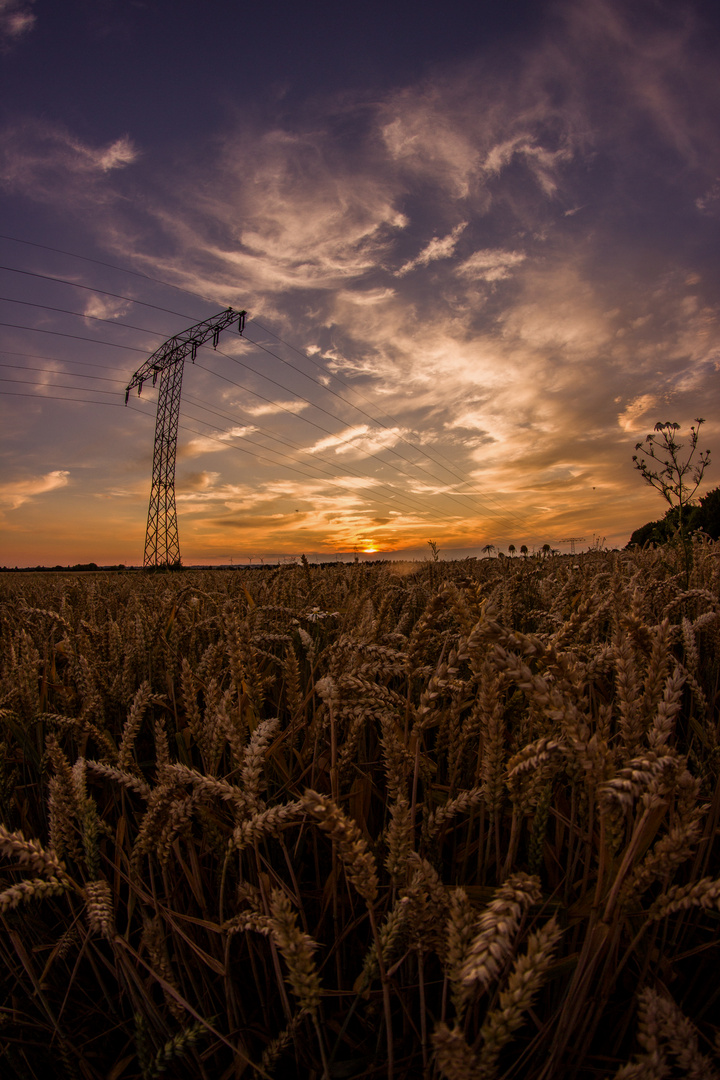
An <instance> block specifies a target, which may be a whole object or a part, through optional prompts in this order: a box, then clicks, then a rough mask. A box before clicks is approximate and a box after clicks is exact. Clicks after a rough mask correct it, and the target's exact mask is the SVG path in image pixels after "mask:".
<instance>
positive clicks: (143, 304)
mask: <svg viewBox="0 0 720 1080" xmlns="http://www.w3.org/2000/svg"><path fill="white" fill-rule="evenodd" d="M78 258H80V256H78ZM0 270H7V271H9V273H11V274H25V276H26V277H35V278H42V280H43V281H56V282H59V283H60V284H61V285H71V286H72V287H73V289H84V290H85V291H86V292H92V293H100V295H102V296H112V297H113V299H115V300H127V301H129V303H131V304H139V305H140V306H141V307H146V308H152V309H153V311H163V312H165V314H166V315H177V316H178V317H179V318H181V319H189V318H190V316H189V315H185V314H184V313H183V312H182V311H171V309H170V308H165V307H160V306H159V305H158V304H150V303H148V302H147V301H146V300H137V299H136V298H135V297H134V296H125V295H124V294H123V293H114V292H108V291H107V289H97V288H94V287H93V286H92V285H81V284H80V283H79V282H78V281H70V280H69V279H68V278H61V277H54V276H53V275H52V274H39V273H37V272H36V271H33V270H20V269H19V268H18V267H17V266H0ZM88 317H89V316H88ZM268 332H269V333H272V331H268Z"/></svg>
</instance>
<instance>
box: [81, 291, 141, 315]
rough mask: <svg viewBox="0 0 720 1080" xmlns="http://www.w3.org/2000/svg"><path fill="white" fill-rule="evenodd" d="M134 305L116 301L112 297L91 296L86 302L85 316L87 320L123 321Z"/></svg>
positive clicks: (125, 301) (124, 301)
mask: <svg viewBox="0 0 720 1080" xmlns="http://www.w3.org/2000/svg"><path fill="white" fill-rule="evenodd" d="M131 307H132V304H131V303H130V302H129V301H127V300H115V299H113V298H112V297H110V296H108V297H104V296H91V297H90V299H89V300H86V301H85V311H84V312H83V314H84V315H85V317H86V318H87V319H90V318H93V319H121V318H122V317H123V315H127V313H128V311H129V310H130V308H131Z"/></svg>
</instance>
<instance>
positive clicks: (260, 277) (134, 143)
mask: <svg viewBox="0 0 720 1080" xmlns="http://www.w3.org/2000/svg"><path fill="white" fill-rule="evenodd" d="M715 7H716V5H714V4H710V3H707V4H705V3H699V2H698V3H678V2H677V0H672V2H671V0H667V2H665V0H663V2H660V0H657V2H648V0H628V2H619V0H616V2H610V0H570V2H562V0H561V2H557V3H550V2H543V0H536V2H532V3H524V2H514V3H512V4H499V3H497V2H494V3H492V4H491V3H486V2H485V0H474V2H472V3H470V2H468V3H465V2H452V0H445V2H444V3H439V2H438V3H434V2H433V3H425V4H422V3H419V4H418V3H412V4H410V3H405V2H401V0H385V2H383V3H380V2H377V0H363V2H362V3H357V4H349V3H338V2H325V0H318V2H317V3H312V4H298V3H297V2H296V0H294V2H293V3H287V2H285V0H277V2H268V3H265V4H249V3H245V2H233V0H222V2H220V0H205V2H203V3H200V2H199V0H198V2H189V0H184V2H178V0H144V2H143V0H93V2H90V0H64V2H63V3H58V2H57V0H35V2H32V0H0V79H1V83H0V125H1V128H2V130H1V131H0V207H1V213H0V233H2V237H1V238H0V266H1V269H0V296H1V298H2V303H1V304H0V311H1V312H2V314H0V369H1V370H0V565H8V566H15V565H18V566H23V565H34V564H37V563H44V564H50V565H52V564H55V563H61V564H67V563H76V562H87V561H95V562H97V563H100V564H103V563H115V562H122V563H125V564H128V565H130V564H138V563H140V562H141V561H142V554H143V545H144V537H145V526H146V518H147V506H148V499H149V495H150V478H151V465H152V448H153V434H154V415H155V401H156V396H155V393H156V392H155V393H154V392H153V391H152V388H150V387H147V386H146V387H145V388H144V390H143V394H142V397H141V398H139V399H138V398H137V397H136V396H135V395H133V396H131V398H130V404H129V405H128V407H127V408H126V407H125V406H124V390H125V387H126V385H127V384H128V382H129V381H130V379H131V377H132V375H133V373H134V372H135V370H136V369H137V368H139V367H140V365H141V364H142V363H143V361H144V360H145V359H146V358H147V357H148V355H149V354H150V353H152V352H153V351H154V350H155V349H156V348H158V346H160V345H161V344H162V343H163V341H164V340H165V339H167V338H168V337H170V336H172V335H173V334H177V333H180V332H181V331H183V330H184V329H186V328H187V327H188V326H189V325H190V324H192V323H194V322H197V321H198V320H200V319H205V318H208V317H210V316H212V315H214V314H216V313H218V312H220V311H221V310H222V309H223V308H225V307H227V306H232V307H234V308H237V309H241V308H244V309H247V312H248V322H247V328H246V333H245V340H242V339H240V338H239V337H238V336H237V334H236V333H235V332H234V331H228V332H226V333H224V334H223V336H222V337H221V339H220V345H219V348H218V350H217V352H214V351H213V349H212V347H208V348H204V349H202V350H201V351H200V352H199V354H198V358H197V363H196V365H195V366H194V367H193V366H192V365H190V364H189V363H188V364H187V365H186V370H185V375H184V383H183V399H182V407H181V425H180V436H179V442H178V465H177V476H176V496H177V510H178V523H179V531H180V548H181V553H182V558H183V561H184V562H185V563H186V564H190V563H213V562H215V563H217V562H229V561H230V559H231V558H232V559H233V560H234V561H242V560H243V559H246V558H247V557H249V556H253V557H255V558H259V557H261V556H262V557H266V558H267V557H269V556H271V555H280V554H282V553H286V554H297V553H300V552H305V553H306V554H307V555H308V556H310V557H315V558H320V557H330V556H332V555H333V554H334V553H337V552H344V553H352V552H367V553H375V552H378V553H379V552H390V553H394V554H395V556H396V557H411V558H424V557H426V556H427V555H428V551H429V549H428V546H427V541H428V540H433V541H435V542H436V543H437V545H438V546H439V548H440V552H441V556H443V557H448V558H451V557H460V556H464V555H467V554H480V552H481V549H482V547H483V546H484V545H486V544H493V545H495V546H496V547H497V548H499V549H501V550H505V551H506V550H507V546H508V545H509V544H511V543H512V544H515V546H516V547H517V548H518V549H519V547H520V545H521V544H527V545H528V547H530V549H532V548H533V547H535V546H540V545H542V544H543V543H545V542H550V543H551V544H553V546H559V547H560V548H561V550H565V551H567V550H569V546H568V545H567V544H565V545H564V546H563V545H560V544H558V543H557V541H559V540H564V539H566V538H569V537H578V538H579V537H583V538H584V540H583V541H582V542H578V544H577V547H578V549H582V548H586V547H589V546H591V545H592V544H593V543H594V542H595V541H599V542H601V543H604V544H605V545H607V546H623V545H624V544H625V543H627V541H628V539H629V536H630V533H631V532H632V531H633V529H635V528H636V527H638V526H639V525H641V524H643V523H644V522H646V521H648V520H651V519H653V518H657V517H660V516H661V515H662V513H663V510H664V507H663V503H662V500H661V499H660V497H659V496H658V495H657V493H654V492H653V491H652V490H651V489H649V488H648V487H647V486H645V485H644V484H643V482H642V478H641V477H640V476H639V474H638V473H637V472H636V471H635V470H634V469H633V464H632V455H633V453H634V446H635V443H636V442H638V441H640V440H642V439H643V438H644V436H645V435H646V433H647V432H649V431H651V430H652V428H653V426H654V424H655V423H656V421H658V420H661V421H665V420H674V421H677V422H679V423H680V424H681V425H682V428H683V430H684V431H687V429H688V427H689V425H690V423H692V422H693V419H694V418H695V417H698V416H699V417H703V418H705V420H706V424H705V425H704V427H703V438H702V442H703V447H702V448H703V449H705V448H706V447H707V448H710V449H711V451H713V464H712V465H711V467H710V469H709V470H708V472H707V475H706V480H705V482H704V485H703V490H708V489H711V488H714V487H717V486H718V485H720V468H718V466H720V412H719V410H718V405H719V403H720V382H719V380H720V376H719V374H718V372H719V369H720V327H719V323H718V315H719V311H720V296H719V290H718V282H719V280H720V275H719V270H720V243H719V240H720V235H719V233H720V229H719V228H718V225H719V222H720V76H718V56H720V12H717V11H715V10H714V9H715Z"/></svg>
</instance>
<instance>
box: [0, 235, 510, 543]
mask: <svg viewBox="0 0 720 1080" xmlns="http://www.w3.org/2000/svg"><path fill="white" fill-rule="evenodd" d="M0 238H1V239H4V240H11V241H13V242H14V243H18V244H27V245H29V246H31V247H38V248H42V249H44V250H48V251H53V252H55V253H56V254H61V255H69V256H70V257H71V258H75V259H80V260H82V261H85V262H91V263H95V264H97V265H99V266H105V267H108V268H111V269H114V270H118V271H120V272H121V273H127V274H132V275H134V276H137V277H141V278H145V279H146V280H149V281H154V282H155V283H156V284H159V285H164V286H167V287H168V288H172V289H176V290H177V291H179V292H182V293H184V294H185V295H187V296H196V297H199V298H200V299H203V300H205V301H207V302H208V303H213V302H215V301H213V300H211V299H210V297H206V296H204V295H203V294H202V293H197V292H191V291H190V290H188V289H182V288H181V287H180V286H178V285H172V284H171V283H170V282H167V281H163V280H162V279H161V278H156V277H153V276H152V275H150V274H145V273H143V272H141V271H137V270H130V269H128V268H127V267H122V266H118V265H117V264H115V263H106V262H102V261H101V260H99V259H92V258H89V257H88V256H86V255H79V254H78V253H77V252H69V251H64V250H63V249H61V248H53V247H49V246H48V245H45V244H36V243H33V242H32V241H30V240H21V239H20V238H18V237H14V236H8V235H5V234H1V233H0ZM6 269H10V270H12V269H13V268H12V267H8V268H6ZM20 272H26V271H20ZM56 280H62V279H56ZM68 284H73V283H72V282H68ZM82 287H83V288H89V287H88V286H82ZM96 291H98V292H103V290H96ZM104 295H108V296H116V297H117V296H119V295H120V294H114V293H105V294H104ZM120 298H121V299H127V300H130V301H131V302H135V301H133V300H132V298H131V297H120ZM139 302H140V303H142V301H139ZM148 306H154V305H148ZM163 310H167V309H163ZM173 314H178V315H179V314H180V313H179V312H174V313H173ZM182 317H183V318H190V316H185V315H182ZM248 322H254V323H255V325H256V326H258V327H259V329H261V330H264V331H265V333H269V334H272V335H273V337H276V338H277V340H278V341H280V342H282V344H284V345H286V346H287V347H288V348H290V349H292V350H293V351H294V352H296V353H297V354H298V355H299V356H302V357H303V358H304V359H306V360H307V361H308V362H309V363H312V364H313V365H314V366H315V367H316V368H319V369H320V370H321V371H324V372H325V373H326V374H327V375H328V376H329V377H330V378H333V379H336V380H337V381H338V382H340V383H341V384H342V385H344V386H346V387H347V388H348V389H349V390H352V392H353V393H356V394H358V396H359V397H361V399H362V400H367V399H366V398H365V397H364V395H361V394H360V393H359V391H358V390H356V388H355V387H352V386H350V384H349V383H348V382H347V381H346V380H345V379H343V378H342V377H341V376H339V375H337V374H336V373H335V372H332V371H329V370H328V369H327V367H324V366H323V365H321V364H318V363H317V361H314V360H312V359H311V358H310V357H308V355H307V353H305V352H303V351H302V350H301V349H298V348H297V347H296V346H294V345H291V344H290V343H289V342H287V341H285V340H284V339H283V338H281V337H280V336H279V335H277V334H275V333H273V331H272V330H269V329H268V328H267V327H264V326H262V324H260V323H259V322H257V320H255V319H249V320H248ZM0 325H2V324H0ZM116 325H117V324H116ZM147 332H148V333H153V331H147ZM247 340H248V341H252V339H251V338H248V339H247ZM253 344H254V345H256V346H257V347H258V348H260V349H263V350H264V351H265V352H267V353H269V355H271V356H274V357H275V358H276V359H277V360H279V361H280V362H281V363H283V364H287V366H288V367H290V368H293V369H294V370H295V371H297V372H298V373H299V374H301V375H304V376H305V378H307V379H310V380H311V381H312V382H314V383H316V384H317V385H319V386H320V387H321V388H322V389H324V390H327V391H328V392H329V393H331V394H334V396H336V397H339V398H340V399H341V400H343V401H345V402H346V404H348V405H350V406H351V408H355V409H357V411H358V412H360V413H361V414H362V415H365V416H368V415H369V414H367V413H365V412H364V411H363V410H362V409H360V408H359V407H358V406H357V405H354V404H353V403H352V402H347V400H346V399H345V398H342V396H341V395H338V394H337V393H336V392H335V391H333V390H330V388H329V387H325V386H323V384H322V383H319V382H318V381H317V380H316V379H313V378H312V376H310V375H308V374H307V373H306V372H303V371H302V370H301V369H300V368H297V367H296V366H295V365H294V364H290V362H289V361H287V360H284V359H283V358H282V357H280V356H278V355H277V354H276V353H273V352H272V351H271V350H269V349H266V348H265V347H264V346H262V345H260V344H259V342H253ZM250 370H253V369H250ZM256 374H258V373H257V372H256ZM288 392H290V393H291V392H292V391H288ZM380 411H381V412H382V413H383V415H384V416H386V417H387V418H388V419H389V420H392V421H393V423H394V424H396V425H397V424H398V421H397V420H395V418H394V417H392V416H390V414H389V413H386V412H384V410H382V409H381V410H380ZM370 418H371V419H372V421H373V423H375V424H378V425H379V426H380V427H383V428H385V429H386V430H388V428H387V425H385V424H383V423H382V422H381V421H380V420H378V419H377V418H375V417H370ZM335 419H339V418H337V417H336V418H335ZM340 422H341V423H342V422H343V421H340ZM398 426H399V425H398ZM398 439H399V441H401V442H403V443H405V444H406V445H408V446H411V447H412V448H413V449H414V450H416V451H417V452H418V453H420V454H422V455H423V456H424V457H426V458H428V460H430V461H434V462H435V464H436V465H439V466H440V468H443V469H445V471H446V472H449V473H450V474H451V475H452V476H454V477H455V478H456V479H457V480H460V481H461V483H464V484H465V483H474V482H475V481H474V480H473V479H472V478H471V477H469V476H463V475H461V474H460V473H458V472H456V471H455V469H454V468H448V466H447V465H443V464H442V462H441V461H438V459H437V458H436V457H434V456H433V455H432V454H431V453H430V452H429V451H428V450H425V449H423V448H422V447H418V446H417V445H416V444H415V443H412V442H410V441H409V440H407V439H405V438H404V437H403V436H398ZM397 456H399V457H402V455H397ZM440 457H441V458H444V460H445V461H448V459H447V458H445V457H444V455H443V454H440ZM405 460H406V461H409V459H408V458H406V459H405ZM430 475H432V474H430ZM433 479H436V480H439V477H433ZM466 494H473V495H477V494H482V495H483V497H484V498H486V499H490V500H492V501H493V502H496V503H499V504H500V507H501V511H500V512H502V513H503V514H504V515H505V516H506V517H507V516H509V517H512V518H515V519H516V520H517V521H518V522H519V523H520V524H524V522H523V521H522V519H521V518H520V517H518V515H516V514H515V513H514V512H513V511H512V510H507V509H505V507H504V506H503V505H502V503H500V500H499V499H498V498H497V496H496V495H493V494H492V493H491V492H482V493H477V492H472V493H470V492H468V493H466ZM488 509H489V508H488Z"/></svg>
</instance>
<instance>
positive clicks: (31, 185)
mask: <svg viewBox="0 0 720 1080" xmlns="http://www.w3.org/2000/svg"><path fill="white" fill-rule="evenodd" d="M138 158H139V151H138V150H137V148H136V147H135V145H134V143H133V142H132V140H131V139H130V137H129V136H127V135H123V136H121V137H120V138H118V139H115V140H114V141H113V142H111V143H108V144H107V145H105V146H91V145H89V144H87V143H84V142H83V141H82V140H81V139H79V138H78V137H77V136H75V135H73V134H72V133H71V132H70V131H69V130H68V129H67V128H65V127H64V126H63V125H60V124H52V123H50V122H48V121H44V120H36V119H26V120H25V121H24V122H23V123H15V124H9V125H8V126H7V127H6V128H5V130H4V131H3V132H2V139H1V140H0V183H2V184H3V185H4V186H5V187H6V188H7V189H8V190H10V191H12V192H21V193H22V194H23V195H25V196H26V197H29V198H31V199H35V200H36V201H39V202H48V203H58V204H61V205H63V206H65V207H66V206H67V205H68V203H69V205H70V207H71V208H72V209H75V208H79V207H80V206H81V205H84V204H86V203H87V202H92V203H102V202H106V201H108V200H112V199H113V198H114V197H115V193H114V192H113V190H112V188H111V187H109V186H108V183H107V180H109V178H110V176H111V175H113V176H114V175H115V174H116V173H117V172H119V171H122V170H123V169H125V168H126V167H127V166H128V165H132V164H133V163H134V162H136V161H137V160H138Z"/></svg>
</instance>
